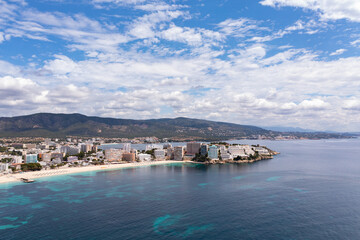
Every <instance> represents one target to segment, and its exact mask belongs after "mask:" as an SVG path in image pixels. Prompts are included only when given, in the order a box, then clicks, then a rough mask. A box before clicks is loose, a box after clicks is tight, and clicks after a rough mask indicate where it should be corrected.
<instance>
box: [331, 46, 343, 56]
mask: <svg viewBox="0 0 360 240" xmlns="http://www.w3.org/2000/svg"><path fill="white" fill-rule="evenodd" d="M346 51H347V50H346V49H344V48H341V49H338V50H336V51H335V52H332V53H330V56H337V55H341V54H343V53H344V52H346Z"/></svg>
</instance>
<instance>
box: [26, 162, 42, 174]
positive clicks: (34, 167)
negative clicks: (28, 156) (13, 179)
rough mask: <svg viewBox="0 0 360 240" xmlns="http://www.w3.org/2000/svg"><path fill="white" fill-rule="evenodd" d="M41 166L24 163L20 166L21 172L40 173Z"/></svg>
mask: <svg viewBox="0 0 360 240" xmlns="http://www.w3.org/2000/svg"><path fill="white" fill-rule="evenodd" d="M41 169H42V166H41V165H40V163H25V164H22V165H21V171H24V172H27V171H40V170H41Z"/></svg>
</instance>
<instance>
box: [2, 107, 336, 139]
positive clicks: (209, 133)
mask: <svg viewBox="0 0 360 240" xmlns="http://www.w3.org/2000/svg"><path fill="white" fill-rule="evenodd" d="M303 134H306V137H308V138H314V135H312V134H311V133H303ZM258 135H263V136H266V137H267V138H274V137H276V136H279V135H280V133H279V132H276V131H270V130H265V129H263V128H260V127H255V126H249V125H239V124H234V123H225V122H214V121H207V120H201V119H192V118H184V117H179V118H162V119H149V120H133V119H116V118H102V117H89V116H85V115H82V114H77V113H75V114H53V113H37V114H32V115H27V116H18V117H1V118H0V137H66V136H81V137H111V138H134V137H151V136H155V137H158V138H170V139H173V140H209V141H211V140H226V139H240V138H257V137H258ZM297 137H302V135H301V134H300V133H297ZM327 137H339V134H325V133H322V135H321V136H316V135H315V138H327Z"/></svg>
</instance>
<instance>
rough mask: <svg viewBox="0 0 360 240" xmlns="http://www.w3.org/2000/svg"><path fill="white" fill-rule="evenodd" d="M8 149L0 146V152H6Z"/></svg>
mask: <svg viewBox="0 0 360 240" xmlns="http://www.w3.org/2000/svg"><path fill="white" fill-rule="evenodd" d="M7 150H8V148H7V147H0V152H6V151H7Z"/></svg>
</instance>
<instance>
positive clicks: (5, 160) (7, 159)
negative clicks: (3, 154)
mask: <svg viewBox="0 0 360 240" xmlns="http://www.w3.org/2000/svg"><path fill="white" fill-rule="evenodd" d="M11 161H12V159H11V158H3V159H1V160H0V162H1V163H10V162H11Z"/></svg>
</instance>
